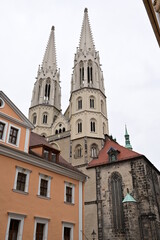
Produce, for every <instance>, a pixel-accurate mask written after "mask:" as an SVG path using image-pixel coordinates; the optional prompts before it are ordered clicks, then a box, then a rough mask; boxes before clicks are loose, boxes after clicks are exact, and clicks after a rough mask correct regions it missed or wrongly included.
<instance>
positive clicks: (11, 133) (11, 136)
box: [7, 124, 21, 147]
mask: <svg viewBox="0 0 160 240" xmlns="http://www.w3.org/2000/svg"><path fill="white" fill-rule="evenodd" d="M20 132H21V129H20V128H18V127H16V126H13V125H11V124H10V125H9V130H8V137H7V143H10V144H13V145H15V146H17V147H18V146H19V140H20Z"/></svg>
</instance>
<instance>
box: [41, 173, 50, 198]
mask: <svg viewBox="0 0 160 240" xmlns="http://www.w3.org/2000/svg"><path fill="white" fill-rule="evenodd" d="M41 179H44V180H47V181H48V187H47V196H42V195H40V186H41ZM51 179H52V177H50V176H47V175H45V174H42V173H39V183H38V196H39V197H42V198H50V190H51Z"/></svg>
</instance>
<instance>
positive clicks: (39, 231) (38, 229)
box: [33, 217, 49, 240]
mask: <svg viewBox="0 0 160 240" xmlns="http://www.w3.org/2000/svg"><path fill="white" fill-rule="evenodd" d="M48 222H49V219H46V218H40V217H35V224H34V237H33V240H44V239H47V237H48Z"/></svg>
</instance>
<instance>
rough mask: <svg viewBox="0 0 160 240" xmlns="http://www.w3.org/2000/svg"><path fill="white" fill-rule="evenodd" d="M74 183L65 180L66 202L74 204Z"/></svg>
mask: <svg viewBox="0 0 160 240" xmlns="http://www.w3.org/2000/svg"><path fill="white" fill-rule="evenodd" d="M74 188H75V186H74V184H72V183H68V182H65V189H64V202H66V203H72V204H74Z"/></svg>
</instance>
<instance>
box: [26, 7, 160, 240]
mask: <svg viewBox="0 0 160 240" xmlns="http://www.w3.org/2000/svg"><path fill="white" fill-rule="evenodd" d="M106 100H107V98H106V95H105V88H104V77H103V71H102V69H101V63H100V56H99V52H98V51H97V50H96V48H95V45H94V41H93V36H92V31H91V27H90V22H89V16H88V9H87V8H85V10H84V16H83V22H82V28H81V33H80V41H79V46H78V47H77V51H76V53H75V55H74V64H73V73H72V77H71V91H70V98H69V106H68V108H67V109H66V111H65V113H64V114H62V111H61V86H60V72H59V69H58V67H57V61H56V48H55V28H54V26H53V27H52V28H51V33H50V36H49V40H48V44H47V48H46V51H45V54H44V58H43V61H42V65H41V66H39V69H38V73H37V77H36V82H35V83H34V87H33V93H32V99H31V106H30V108H29V120H30V121H31V122H32V124H33V125H34V127H35V128H34V130H33V132H35V133H37V134H39V135H41V136H43V137H45V138H46V140H47V141H48V143H50V144H51V145H52V146H53V147H54V148H56V149H57V150H59V151H60V152H61V155H62V157H63V158H64V159H66V160H67V161H68V162H69V163H70V164H72V165H73V166H75V167H76V168H78V169H79V170H80V171H82V172H83V173H84V174H86V175H87V176H88V180H87V181H86V183H85V206H84V208H85V231H84V232H82V234H83V236H84V239H86V240H87V239H88V240H89V239H91V238H92V239H99V240H102V239H104V240H110V239H113V240H119V239H120V240H125V239H136V240H140V239H144V240H147V239H148V240H150V239H154V240H158V239H160V172H159V170H158V169H156V168H155V166H154V165H153V164H152V163H151V162H150V161H149V160H148V159H147V158H146V157H145V156H144V155H142V154H139V153H137V152H135V151H133V150H132V146H131V144H130V140H129V135H128V132H127V128H126V132H125V139H126V146H125V147H123V146H121V145H119V144H118V143H117V142H116V140H114V139H113V138H112V137H111V136H109V128H108V118H107V101H106Z"/></svg>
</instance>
